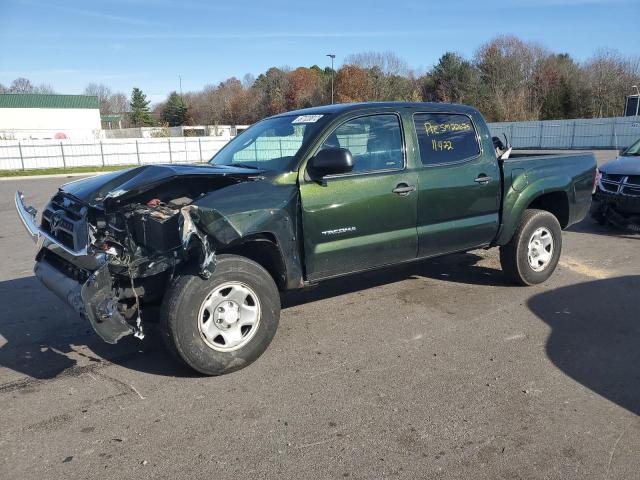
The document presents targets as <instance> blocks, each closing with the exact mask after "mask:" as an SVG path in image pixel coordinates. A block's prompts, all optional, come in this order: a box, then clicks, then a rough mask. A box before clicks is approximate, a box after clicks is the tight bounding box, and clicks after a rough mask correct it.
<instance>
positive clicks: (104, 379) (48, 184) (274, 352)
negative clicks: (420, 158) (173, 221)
mask: <svg viewBox="0 0 640 480" xmlns="http://www.w3.org/2000/svg"><path fill="white" fill-rule="evenodd" d="M607 156H611V154H610V153H601V154H600V160H601V161H602V160H603V159H605V158H606V157H607ZM64 181H65V179H61V178H48V179H35V178H34V179H20V180H10V181H2V182H0V478H2V479H3V480H10V479H32V478H38V479H61V478H64V479H76V478H78V479H90V478H91V479H93V478H101V479H105V480H106V479H124V478H143V477H144V478H167V479H194V478H207V479H209V478H216V479H218V478H220V479H226V478H292V479H301V478H313V479H315V478H406V479H414V478H429V479H431V478H434V479H439V478H443V479H463V478H464V479H474V480H476V479H492V480H494V479H563V480H564V479H581V480H585V479H634V478H640V474H639V473H638V472H640V456H639V455H638V452H639V451H640V419H639V417H638V415H639V414H640V348H638V346H639V341H640V248H639V247H640V235H630V234H626V233H624V232H620V231H616V230H613V229H611V228H607V227H601V226H599V225H597V224H595V223H593V222H592V221H590V220H588V219H587V220H585V221H583V222H582V223H580V224H578V225H576V226H574V227H572V228H570V229H569V230H568V231H567V232H565V234H564V246H563V254H562V259H561V263H560V265H559V267H558V269H557V271H556V273H555V274H554V275H553V276H552V277H551V279H550V280H548V281H547V282H545V283H544V284H542V285H538V286H535V287H526V288H525V287H515V286H512V285H510V284H509V283H508V282H507V281H506V280H505V278H504V277H503V275H502V273H501V271H500V268H499V262H498V258H497V251H496V250H488V251H484V250H483V251H475V252H470V253H467V254H460V255H452V256H448V257H444V258H440V259H434V260H431V261H424V262H419V263H414V264H411V265H405V266H402V267H397V268H391V269H387V270H384V271H378V272H371V273H367V274H365V275H359V276H356V277H352V278H349V279H348V280H345V279H342V280H336V281H331V282H328V283H326V284H321V285H320V286H318V287H316V288H314V289H312V290H309V291H305V292H298V293H295V294H289V295H287V296H286V297H285V298H283V311H282V320H281V322H280V328H279V330H278V332H277V334H276V336H275V339H274V341H273V343H272V344H271V346H270V347H269V349H268V350H267V351H266V353H265V354H264V355H263V356H262V357H261V358H260V359H259V360H258V361H257V362H255V363H254V364H253V365H251V366H250V367H248V368H246V369H244V370H241V371H239V372H236V373H233V374H231V375H226V376H222V377H217V378H207V377H202V376H198V375H196V374H194V373H193V372H191V371H189V370H186V369H185V368H183V367H181V366H179V365H177V364H176V363H174V361H173V360H172V359H171V358H170V357H169V355H168V354H167V353H166V352H165V350H164V348H163V346H162V344H161V342H160V341H159V338H158V335H157V332H154V331H153V330H152V331H151V332H150V334H149V335H148V337H147V338H146V339H145V340H144V341H139V340H137V339H135V338H126V339H124V340H123V341H121V343H119V344H117V345H107V344H105V343H103V342H102V341H101V340H100V339H99V338H98V337H97V336H96V335H95V334H94V333H92V331H91V329H90V328H89V326H88V325H87V324H86V323H84V322H82V321H81V320H80V319H79V318H78V317H77V316H76V315H75V314H73V313H72V312H71V311H70V309H69V308H67V307H66V306H65V305H64V304H63V303H62V302H61V301H60V300H58V299H57V298H56V297H55V296H54V295H53V294H51V293H49V292H48V291H47V290H46V289H45V288H44V287H42V286H41V285H40V284H39V283H38V281H37V280H36V279H35V278H34V276H33V273H32V267H33V257H34V254H35V249H34V245H33V244H32V243H31V241H30V240H29V239H28V238H27V236H26V234H25V232H24V231H23V229H22V226H21V225H20V224H19V221H18V219H17V217H16V215H15V213H14V208H13V193H14V191H15V190H16V189H20V190H23V191H24V192H25V195H26V197H27V200H28V201H29V202H31V203H33V205H35V206H36V207H39V208H41V207H42V205H44V203H46V201H47V200H48V198H49V197H50V196H51V195H52V194H53V193H54V191H55V190H56V188H57V187H58V185H60V184H61V183H64Z"/></svg>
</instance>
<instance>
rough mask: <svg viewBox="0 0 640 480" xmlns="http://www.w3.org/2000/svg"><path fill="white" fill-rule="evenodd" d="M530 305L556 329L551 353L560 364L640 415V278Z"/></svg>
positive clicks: (573, 289) (586, 286) (580, 287)
mask: <svg viewBox="0 0 640 480" xmlns="http://www.w3.org/2000/svg"><path fill="white" fill-rule="evenodd" d="M528 306H529V308H530V309H531V311H532V312H533V313H535V314H536V315H537V316H538V317H540V318H541V319H542V320H543V321H544V322H546V323H547V324H548V325H549V326H550V327H551V334H550V336H549V339H548V341H547V345H546V351H547V355H548V356H549V358H550V359H551V361H552V362H553V363H554V365H556V366H557V367H558V368H559V369H560V370H562V371H563V372H564V373H565V374H567V375H568V376H569V377H571V378H573V379H574V380H576V381H577V382H580V383H581V384H582V385H584V386H585V387H587V388H589V389H591V390H593V391H594V392H596V393H598V394H599V395H602V396H603V397H604V398H607V399H608V400H610V401H612V402H615V403H616V404H618V405H620V406H621V407H624V408H626V409H627V410H629V411H631V412H633V413H635V414H640V276H638V275H633V276H624V277H618V278H609V279H605V280H597V281H592V282H587V283H580V284H577V285H570V286H567V287H562V288H558V289H555V290H551V291H548V292H544V293H541V294H538V295H536V296H534V297H532V298H531V299H530V300H529V301H528Z"/></svg>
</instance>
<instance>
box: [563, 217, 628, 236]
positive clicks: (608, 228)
mask: <svg viewBox="0 0 640 480" xmlns="http://www.w3.org/2000/svg"><path fill="white" fill-rule="evenodd" d="M567 232H575V233H590V234H592V235H603V236H605V237H614V238H633V239H638V240H640V234H638V233H635V232H632V231H631V230H625V229H623V228H618V227H616V226H614V225H611V224H607V225H600V224H599V223H597V222H596V221H595V220H593V219H591V218H589V217H587V218H585V219H584V220H582V221H581V222H579V223H576V224H575V225H571V226H570V227H569V228H567Z"/></svg>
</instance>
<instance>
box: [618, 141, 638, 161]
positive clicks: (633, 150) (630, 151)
mask: <svg viewBox="0 0 640 480" xmlns="http://www.w3.org/2000/svg"><path fill="white" fill-rule="evenodd" d="M622 156H623V157H638V156H640V140H638V141H637V142H636V143H634V144H632V145H631V146H630V147H629V148H627V149H626V150H625V151H624V152H622Z"/></svg>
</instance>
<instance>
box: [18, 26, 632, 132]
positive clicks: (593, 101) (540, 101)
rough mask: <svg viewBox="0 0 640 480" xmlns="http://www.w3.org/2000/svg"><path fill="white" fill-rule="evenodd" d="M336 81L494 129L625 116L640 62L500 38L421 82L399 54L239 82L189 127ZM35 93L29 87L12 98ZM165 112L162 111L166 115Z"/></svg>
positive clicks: (322, 91) (338, 96)
mask: <svg viewBox="0 0 640 480" xmlns="http://www.w3.org/2000/svg"><path fill="white" fill-rule="evenodd" d="M333 75H335V85H334V91H335V95H334V97H335V101H336V102H367V101H390V100H391V101H393V100H397V101H433V102H445V103H465V104H469V105H473V106H475V107H477V108H478V109H480V111H481V112H482V113H483V114H484V116H485V117H486V118H487V120H489V121H503V120H537V119H553V118H580V117H598V116H614V115H619V114H621V112H622V108H623V101H624V96H625V94H627V93H631V92H629V90H630V87H631V85H640V60H639V59H638V58H637V57H628V56H627V57H625V56H622V55H620V54H618V53H616V52H612V51H601V52H598V53H596V54H595V55H594V56H593V57H591V58H590V59H588V60H587V61H586V62H583V63H580V62H578V61H576V60H574V59H573V58H571V56H570V55H568V54H564V53H560V54H558V53H553V52H550V51H549V50H548V49H546V48H544V47H543V46H541V45H539V44H536V43H532V42H526V41H523V40H521V39H519V38H517V37H515V36H498V37H496V38H494V39H492V40H490V41H488V42H486V43H484V44H482V45H480V47H479V48H478V49H477V51H476V53H475V55H474V56H473V58H465V57H463V56H462V55H460V54H457V53H455V52H445V53H444V54H443V55H442V56H441V57H440V58H439V59H438V61H437V62H436V63H435V64H434V65H433V67H431V68H430V69H428V70H427V71H426V72H422V73H421V74H418V73H416V72H415V71H414V70H412V69H411V68H410V67H409V65H408V64H407V63H406V62H405V61H404V60H403V59H402V58H400V57H399V56H397V55H396V54H395V53H393V52H362V53H356V54H353V55H348V56H346V57H345V59H344V62H343V64H342V66H341V67H339V68H337V70H336V71H332V70H331V69H330V68H329V67H327V68H320V67H318V66H317V65H313V66H311V67H304V66H301V67H297V68H294V69H290V68H288V67H271V68H269V69H268V70H267V71H265V72H264V73H261V74H259V75H258V76H257V78H254V77H253V76H252V75H245V77H244V78H243V79H242V80H240V79H239V78H236V77H231V78H228V79H226V80H224V81H222V82H219V83H217V84H209V85H206V86H205V87H204V88H203V89H202V90H200V91H195V92H187V93H185V94H184V104H185V106H186V107H187V108H188V112H189V120H188V121H190V122H193V123H195V124H199V125H216V124H238V125H239V124H251V123H254V122H256V121H258V120H260V119H262V118H264V117H267V116H269V115H274V114H277V113H281V112H285V111H288V110H294V109H300V108H306V107H313V106H317V105H324V104H327V103H330V101H331V78H332V76H333ZM100 87H102V86H100ZM34 88H35V87H33V86H32V85H31V84H30V82H29V81H28V80H27V79H19V80H16V82H14V84H12V85H11V86H10V87H8V88H6V89H7V90H9V91H25V92H27V91H33V89H34ZM140 93H141V92H140ZM107 97H108V96H106V95H105V98H107ZM114 97H115V96H112V97H108V98H109V101H108V104H107V102H103V103H104V108H103V109H105V110H106V109H107V107H108V109H109V110H110V111H111V112H115V111H117V112H120V111H123V109H122V108H115V107H114V106H112V104H113V103H114V102H113V99H114ZM119 103H121V102H119ZM139 103H140V102H139V101H138V102H136V105H138V104H139ZM147 104H148V102H147ZM132 107H133V105H132ZM163 107H164V104H161V105H159V106H157V107H156V109H155V111H156V112H158V113H159V114H161V113H162V111H163ZM134 117H135V121H136V122H135V123H140V122H141V117H140V108H139V106H137V107H136V113H135V115H134V116H132V119H133V118H134Z"/></svg>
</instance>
